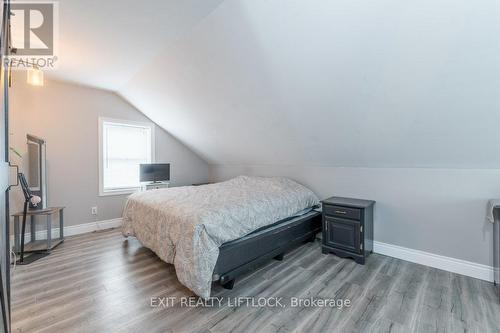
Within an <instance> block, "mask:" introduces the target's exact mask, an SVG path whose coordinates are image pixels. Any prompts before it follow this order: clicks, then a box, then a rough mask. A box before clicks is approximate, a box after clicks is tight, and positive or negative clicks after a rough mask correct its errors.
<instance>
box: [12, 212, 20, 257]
mask: <svg viewBox="0 0 500 333" xmlns="http://www.w3.org/2000/svg"><path fill="white" fill-rule="evenodd" d="M20 233H21V231H20V230H19V216H14V252H15V253H19V251H20V247H21V245H20V238H19V237H20V236H21V234H20Z"/></svg>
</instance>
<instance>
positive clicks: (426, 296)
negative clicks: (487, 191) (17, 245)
mask: <svg viewBox="0 0 500 333" xmlns="http://www.w3.org/2000/svg"><path fill="white" fill-rule="evenodd" d="M213 294H214V296H217V297H224V298H223V299H225V300H231V299H232V298H233V297H238V296H254V297H256V298H255V299H256V300H259V299H258V297H282V302H283V303H284V304H285V305H286V307H285V308H282V307H277V308H276V307H251V306H246V305H242V306H235V305H234V304H227V303H225V302H224V304H223V305H222V306H220V307H219V306H214V307H202V306H199V307H194V308H189V307H181V306H179V304H178V303H177V305H176V306H173V307H165V306H160V307H151V297H176V298H177V299H176V300H177V301H179V300H180V298H181V297H188V296H192V295H193V294H192V293H191V292H190V291H189V290H188V289H186V288H185V287H183V286H182V285H181V284H180V283H179V282H178V281H177V278H176V276H175V270H174V267H173V266H172V265H169V264H166V263H164V262H162V261H161V260H160V259H158V257H156V255H155V254H154V253H152V252H151V251H149V250H148V249H146V248H144V247H141V245H140V244H139V243H138V242H137V240H135V239H134V238H129V239H128V240H125V239H124V238H123V237H122V235H121V233H120V231H119V230H116V229H115V230H109V231H102V232H95V233H90V234H86V235H80V236H76V237H71V238H68V239H67V240H66V241H65V242H64V243H63V244H62V245H61V246H60V247H58V248H56V249H55V250H54V251H53V252H52V254H51V255H50V256H48V257H46V258H43V259H41V260H39V261H37V262H35V263H33V264H31V265H28V266H18V267H17V268H16V269H15V271H14V272H13V273H12V307H13V311H12V327H13V332H144V333H146V332H171V331H174V332H481V333H482V332H500V305H499V304H498V303H497V301H496V295H495V290H494V287H493V284H491V283H488V282H484V281H480V280H476V279H473V278H468V277H465V276H461V275H457V274H453V273H449V272H445V271H441V270H438V269H433V268H430V267H426V266H422V265H417V264H413V263H409V262H405V261H402V260H398V259H394V258H390V257H385V256H382V255H377V254H373V255H372V256H370V257H369V259H368V261H367V264H366V265H364V266H361V265H357V264H355V263H354V262H353V261H352V260H347V259H340V258H338V257H335V256H333V255H324V254H321V250H320V243H319V241H316V242H314V243H307V244H305V245H303V246H301V247H299V248H297V249H295V250H293V251H291V252H290V253H288V254H287V255H285V259H284V260H283V261H281V262H279V261H272V262H270V263H269V264H267V265H265V266H263V267H262V268H261V269H259V270H257V271H255V272H252V273H250V274H248V275H247V276H245V277H243V278H242V279H240V280H239V281H237V283H236V285H235V288H234V289H233V290H225V289H222V288H220V287H215V289H214V292H213ZM292 297H300V298H303V299H307V298H308V297H316V298H335V299H344V300H346V299H349V300H350V302H351V306H350V307H344V308H342V309H339V308H331V307H326V308H325V307H305V306H302V307H291V306H289V305H290V304H291V303H290V302H291V298H292ZM193 300H196V298H193ZM233 300H234V299H233ZM261 300H266V299H265V298H262V299H261ZM267 300H268V301H270V300H273V299H267ZM270 302H271V301H270Z"/></svg>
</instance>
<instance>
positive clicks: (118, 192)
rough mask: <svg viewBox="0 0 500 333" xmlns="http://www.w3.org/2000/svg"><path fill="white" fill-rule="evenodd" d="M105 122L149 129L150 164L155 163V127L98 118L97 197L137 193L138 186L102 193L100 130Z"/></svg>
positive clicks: (138, 122)
mask: <svg viewBox="0 0 500 333" xmlns="http://www.w3.org/2000/svg"><path fill="white" fill-rule="evenodd" d="M105 122H111V123H118V124H125V125H131V126H143V127H149V128H151V163H155V161H156V149H155V142H156V136H155V125H154V124H153V123H147V122H140V121H132V120H126V119H116V118H107V117H99V121H98V128H99V140H98V141H99V142H98V145H99V149H98V154H99V162H98V163H99V166H98V167H99V196H101V197H102V196H110V195H124V194H131V193H134V192H137V191H138V190H139V189H140V186H137V187H131V188H125V189H119V190H107V191H104V183H103V175H104V172H103V169H102V163H103V156H102V154H103V151H102V130H103V124H104V123H105Z"/></svg>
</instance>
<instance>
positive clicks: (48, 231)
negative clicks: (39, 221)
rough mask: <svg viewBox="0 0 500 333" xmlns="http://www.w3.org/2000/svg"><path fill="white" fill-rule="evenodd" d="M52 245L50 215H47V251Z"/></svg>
mask: <svg viewBox="0 0 500 333" xmlns="http://www.w3.org/2000/svg"><path fill="white" fill-rule="evenodd" d="M51 247H52V215H50V214H49V215H47V251H50V248H51Z"/></svg>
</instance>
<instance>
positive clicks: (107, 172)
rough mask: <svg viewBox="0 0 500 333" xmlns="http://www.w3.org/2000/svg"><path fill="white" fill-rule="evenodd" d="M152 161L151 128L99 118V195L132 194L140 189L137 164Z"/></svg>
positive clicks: (141, 124) (136, 123)
mask: <svg viewBox="0 0 500 333" xmlns="http://www.w3.org/2000/svg"><path fill="white" fill-rule="evenodd" d="M153 161H154V129H153V127H152V126H151V125H150V124H145V123H138V122H131V121H125V120H114V119H106V118H99V194H100V195H112V194H125V193H131V192H133V191H135V190H137V189H138V188H139V187H140V182H139V164H141V163H152V162H153Z"/></svg>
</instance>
